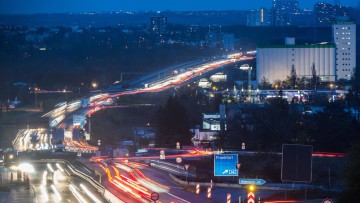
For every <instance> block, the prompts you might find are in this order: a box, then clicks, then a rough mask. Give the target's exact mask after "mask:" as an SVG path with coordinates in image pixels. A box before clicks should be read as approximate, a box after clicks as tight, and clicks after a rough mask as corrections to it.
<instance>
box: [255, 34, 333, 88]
mask: <svg viewBox="0 0 360 203" xmlns="http://www.w3.org/2000/svg"><path fill="white" fill-rule="evenodd" d="M256 58H257V59H256V80H257V82H259V83H260V82H261V80H262V78H264V77H265V78H266V79H267V80H268V81H269V82H270V83H272V84H274V81H276V80H285V79H286V78H287V76H290V72H291V67H292V66H294V67H295V70H296V75H297V77H311V76H312V71H311V69H312V66H313V65H314V66H315V70H316V75H317V76H319V77H320V78H321V80H322V81H335V80H336V72H335V71H336V70H335V45H333V44H314V45H295V39H294V38H286V39H285V45H265V46H259V47H258V48H257V57H256Z"/></svg>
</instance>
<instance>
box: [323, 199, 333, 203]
mask: <svg viewBox="0 0 360 203" xmlns="http://www.w3.org/2000/svg"><path fill="white" fill-rule="evenodd" d="M322 203H333V201H332V199H329V198H326V199H324V200H323V201H322Z"/></svg>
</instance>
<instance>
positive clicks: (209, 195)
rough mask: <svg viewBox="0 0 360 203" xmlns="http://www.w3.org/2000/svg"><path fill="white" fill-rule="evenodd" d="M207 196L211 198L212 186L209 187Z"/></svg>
mask: <svg viewBox="0 0 360 203" xmlns="http://www.w3.org/2000/svg"><path fill="white" fill-rule="evenodd" d="M207 198H208V199H211V187H208V190H207Z"/></svg>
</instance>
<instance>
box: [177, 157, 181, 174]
mask: <svg viewBox="0 0 360 203" xmlns="http://www.w3.org/2000/svg"><path fill="white" fill-rule="evenodd" d="M181 162H182V159H181V157H178V158H176V163H177V164H178V175H180V163H181Z"/></svg>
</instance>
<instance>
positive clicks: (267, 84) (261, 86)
mask: <svg viewBox="0 0 360 203" xmlns="http://www.w3.org/2000/svg"><path fill="white" fill-rule="evenodd" d="M270 88H271V84H270V82H269V81H268V80H267V79H266V78H265V76H264V77H263V78H261V81H260V84H259V89H262V90H266V89H270Z"/></svg>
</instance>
